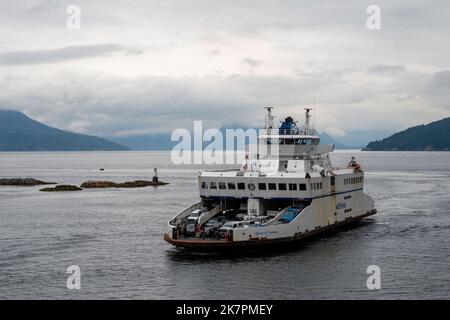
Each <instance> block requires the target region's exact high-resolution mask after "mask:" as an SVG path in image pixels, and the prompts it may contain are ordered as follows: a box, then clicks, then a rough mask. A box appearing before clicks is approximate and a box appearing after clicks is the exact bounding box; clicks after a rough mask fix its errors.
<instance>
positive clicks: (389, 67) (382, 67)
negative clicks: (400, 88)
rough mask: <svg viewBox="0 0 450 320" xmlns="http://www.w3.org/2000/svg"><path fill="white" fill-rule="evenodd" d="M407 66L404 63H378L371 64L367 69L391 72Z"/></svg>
mask: <svg viewBox="0 0 450 320" xmlns="http://www.w3.org/2000/svg"><path fill="white" fill-rule="evenodd" d="M405 69H406V68H405V66H404V65H401V64H396V65H385V64H376V65H373V66H370V67H369V68H368V69H367V71H368V72H369V73H390V72H401V71H404V70H405Z"/></svg>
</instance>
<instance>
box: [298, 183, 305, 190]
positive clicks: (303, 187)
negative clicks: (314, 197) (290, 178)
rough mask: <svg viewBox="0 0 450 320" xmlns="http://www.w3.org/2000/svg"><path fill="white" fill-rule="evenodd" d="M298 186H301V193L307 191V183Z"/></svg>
mask: <svg viewBox="0 0 450 320" xmlns="http://www.w3.org/2000/svg"><path fill="white" fill-rule="evenodd" d="M298 186H299V190H300V191H305V190H306V183H300V184H299V185H298Z"/></svg>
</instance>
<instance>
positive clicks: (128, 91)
mask: <svg viewBox="0 0 450 320" xmlns="http://www.w3.org/2000/svg"><path fill="white" fill-rule="evenodd" d="M336 72H337V71H336ZM360 74H361V73H359V74H357V76H359V75H360ZM22 83H23V79H20V78H11V77H9V78H6V77H3V79H1V78H0V86H1V87H3V88H8V89H9V90H5V91H3V92H0V106H6V107H8V108H14V109H18V110H22V111H26V113H27V114H29V115H30V116H33V117H37V118H38V119H39V120H42V121H45V122H46V123H48V124H50V125H53V126H57V127H60V128H64V129H68V130H73V131H79V132H84V133H91V134H98V135H105V136H111V135H114V134H120V133H122V134H123V133H127V132H130V133H133V132H170V131H171V130H172V129H174V128H190V127H191V126H192V122H193V121H194V120H203V121H204V122H205V126H210V127H222V126H224V125H227V124H230V123H233V124H238V125H242V126H245V127H248V126H258V125H261V124H262V123H263V121H264V113H263V110H262V107H263V106H267V105H272V106H281V107H280V109H279V111H277V113H279V115H280V117H281V116H282V115H285V113H286V112H287V111H288V110H290V111H294V112H296V116H297V117H298V116H299V115H300V114H301V110H302V106H305V105H311V104H312V103H313V102H314V100H315V101H316V102H317V105H318V108H319V109H318V110H319V112H320V114H321V116H320V117H319V118H318V122H317V123H318V128H319V129H320V128H322V129H326V128H327V127H333V126H334V127H336V128H340V129H343V130H345V129H349V128H350V129H353V128H360V127H361V126H364V127H367V128H371V127H372V128H373V127H374V126H377V127H379V125H380V123H383V125H384V126H385V127H384V128H389V126H392V127H394V126H398V122H399V121H400V120H399V118H400V117H396V114H397V113H399V114H400V113H402V112H403V109H402V106H396V107H395V108H391V114H392V115H393V116H392V123H389V121H386V119H384V117H383V114H382V113H380V110H379V106H380V105H386V101H388V103H389V101H392V99H391V95H392V96H394V97H395V95H396V94H399V93H402V92H403V91H412V90H416V91H417V89H418V88H414V87H411V88H410V87H404V88H401V87H400V88H397V89H396V90H394V91H392V92H391V91H387V89H390V90H392V88H390V84H383V83H382V82H381V83H380V85H377V86H374V85H373V84H372V83H361V82H358V81H355V80H354V79H352V78H351V74H350V76H349V78H347V77H344V78H341V79H338V80H336V79H335V78H333V77H331V76H326V75H321V74H320V73H319V74H312V75H310V76H308V75H304V76H303V77H295V76H283V75H273V76H258V75H232V76H206V77H200V78H199V77H181V78H173V77H154V76H146V77H138V78H114V77H110V76H108V77H102V76H99V75H90V76H87V75H85V74H84V75H80V74H63V75H62V74H59V75H53V76H52V77H49V78H48V79H44V80H43V79H36V78H33V77H31V79H28V80H27V85H26V86H25V87H23V86H21V84H22ZM411 83H412V84H414V83H417V81H414V82H411ZM12 88H13V89H12ZM380 92H384V94H380ZM386 99H387V100H386ZM405 105H406V106H407V105H408V101H406V103H405ZM361 110H364V114H365V115H366V117H364V118H363V119H362V118H360V117H348V114H350V113H351V114H359V113H360V112H361ZM410 114H411V115H412V116H414V113H410ZM411 120H412V119H409V118H407V117H402V120H401V121H405V122H408V121H411ZM405 126H407V125H405ZM325 131H326V130H325Z"/></svg>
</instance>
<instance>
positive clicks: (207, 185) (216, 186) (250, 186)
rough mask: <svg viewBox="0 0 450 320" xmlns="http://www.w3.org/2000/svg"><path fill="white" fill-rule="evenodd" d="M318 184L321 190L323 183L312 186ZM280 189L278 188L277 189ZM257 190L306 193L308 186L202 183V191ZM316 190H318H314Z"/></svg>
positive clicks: (292, 184)
mask: <svg viewBox="0 0 450 320" xmlns="http://www.w3.org/2000/svg"><path fill="white" fill-rule="evenodd" d="M316 184H317V188H319V187H320V189H322V182H317V183H312V184H311V186H312V185H316ZM277 187H278V188H277ZM256 188H258V190H280V191H285V190H289V191H297V190H300V191H305V190H306V184H304V183H299V184H297V183H258V184H254V183H249V184H248V185H247V186H246V185H245V183H243V182H238V183H234V182H218V183H216V182H214V181H211V182H209V183H207V182H205V181H203V182H202V189H222V190H226V189H228V190H236V189H238V190H246V189H248V190H250V191H255V190H256ZM314 190H316V189H314Z"/></svg>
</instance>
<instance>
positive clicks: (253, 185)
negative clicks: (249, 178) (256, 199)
mask: <svg viewBox="0 0 450 320" xmlns="http://www.w3.org/2000/svg"><path fill="white" fill-rule="evenodd" d="M247 187H248V190H250V191H255V189H256V186H255V184H254V183H249V184H248V185H247Z"/></svg>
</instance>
